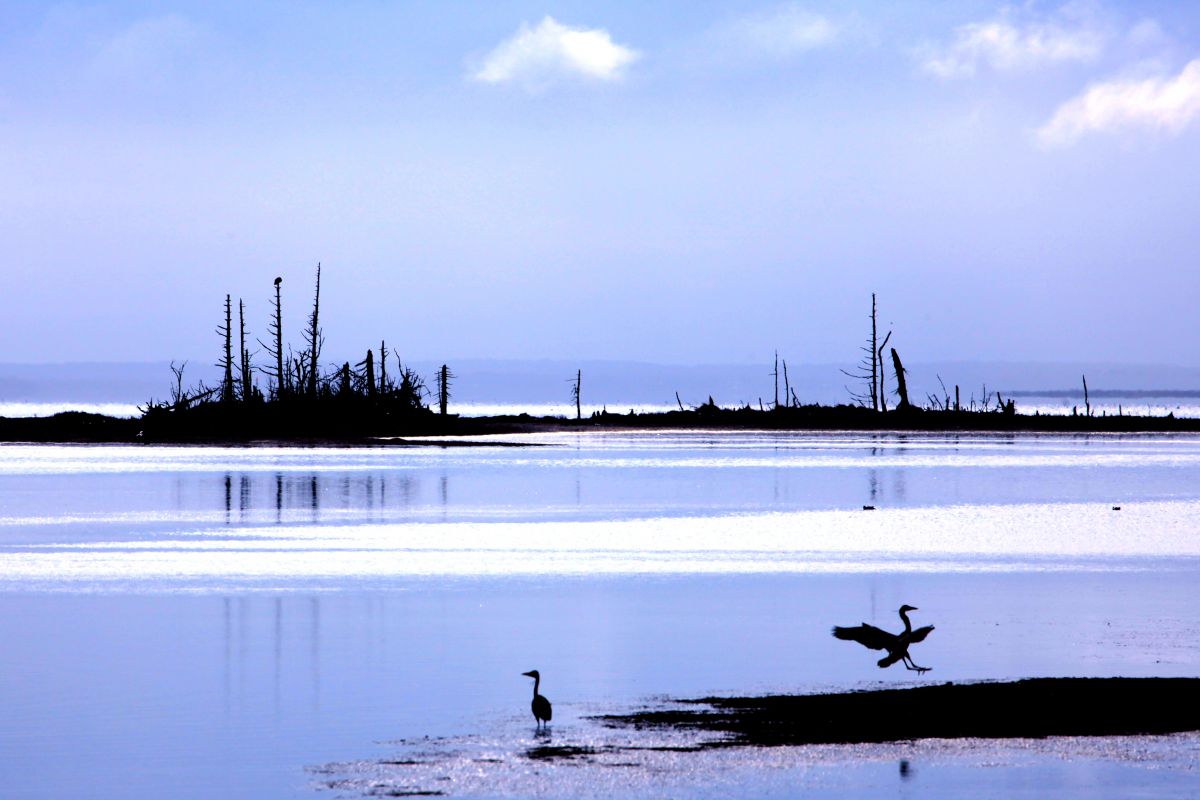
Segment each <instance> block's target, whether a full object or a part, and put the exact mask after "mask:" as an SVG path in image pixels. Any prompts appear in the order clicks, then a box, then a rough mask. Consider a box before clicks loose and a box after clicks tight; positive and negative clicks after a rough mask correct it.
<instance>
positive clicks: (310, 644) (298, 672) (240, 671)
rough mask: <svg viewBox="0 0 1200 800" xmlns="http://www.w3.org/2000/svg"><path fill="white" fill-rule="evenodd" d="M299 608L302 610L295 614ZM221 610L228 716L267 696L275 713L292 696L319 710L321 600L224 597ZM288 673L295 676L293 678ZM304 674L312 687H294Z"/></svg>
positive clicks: (315, 598)
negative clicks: (304, 699) (295, 682)
mask: <svg viewBox="0 0 1200 800" xmlns="http://www.w3.org/2000/svg"><path fill="white" fill-rule="evenodd" d="M297 606H299V610H300V613H299V614H296V613H294V611H295V610H296V607H297ZM289 611H292V612H293V613H288V612H289ZM220 614H221V629H222V632H223V636H222V646H221V648H222V649H221V686H222V693H223V700H224V709H225V712H226V713H227V714H229V713H235V712H241V711H244V710H245V709H247V708H248V707H250V706H255V705H259V704H260V701H265V699H266V698H267V697H268V696H269V697H270V698H271V699H270V706H269V707H270V708H271V709H272V710H273V711H274V713H275V714H276V715H278V714H279V713H280V712H281V711H282V710H283V707H284V706H285V705H286V704H287V699H288V698H289V697H307V698H308V704H309V705H310V706H311V708H312V709H314V710H319V709H320V707H321V629H322V625H321V601H320V599H319V598H317V597H309V598H304V599H303V600H301V599H296V600H292V599H289V598H285V597H278V596H277V597H274V598H264V597H253V596H244V595H243V596H238V597H225V598H222V599H221V611H220ZM382 622H383V620H380V621H379V622H378V623H376V624H382ZM268 631H269V633H267V632H268ZM289 633H290V634H292V638H289ZM297 634H299V636H297ZM305 640H306V641H305ZM293 642H294V643H293ZM285 662H286V663H285ZM305 662H307V663H305ZM288 676H293V677H292V678H291V679H290V680H289V679H288ZM299 676H307V680H306V681H305V683H307V686H303V687H297V686H295V685H294V681H295V679H296V677H299ZM268 684H269V685H270V692H269V695H268V692H267V685H268ZM289 684H290V685H289ZM263 705H264V706H265V702H264V703H263Z"/></svg>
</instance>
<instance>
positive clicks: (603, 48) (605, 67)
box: [473, 17, 639, 90]
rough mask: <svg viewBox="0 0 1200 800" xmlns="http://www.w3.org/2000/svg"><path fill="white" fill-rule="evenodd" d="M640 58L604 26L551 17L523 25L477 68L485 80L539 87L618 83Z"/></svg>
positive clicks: (480, 78) (478, 77)
mask: <svg viewBox="0 0 1200 800" xmlns="http://www.w3.org/2000/svg"><path fill="white" fill-rule="evenodd" d="M638 58H639V54H638V53H637V51H635V50H632V49H630V48H628V47H624V46H622V45H619V44H617V43H616V42H614V41H613V40H612V37H611V36H609V34H608V31H606V30H603V29H601V28H591V29H589V28H576V27H572V26H569V25H563V24H562V23H560V22H558V21H556V20H555V19H553V18H552V17H546V18H545V19H543V20H542V21H541V22H540V23H538V25H537V26H536V27H533V28H531V27H529V26H528V25H526V24H522V25H521V27H520V29H518V30H517V32H516V33H515V34H513V35H512V37H510V38H509V39H506V40H504V41H503V42H501V43H500V44H499V45H497V47H496V48H495V49H494V50H492V51H491V52H490V53H488V54H487V56H486V57H485V58H484V60H483V64H482V66H480V67H479V69H477V70H475V72H474V73H473V77H474V78H475V80H478V81H482V82H484V83H518V84H520V85H522V86H524V87H525V88H527V89H530V90H538V89H542V88H544V87H546V86H548V85H549V84H551V83H554V82H556V81H560V80H562V79H564V78H584V79H589V80H597V81H617V80H620V79H621V78H622V77H624V75H625V71H626V69H627V68H628V67H629V65H630V64H632V63H633V62H634V61H636V60H637V59H638Z"/></svg>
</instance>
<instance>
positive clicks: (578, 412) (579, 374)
mask: <svg viewBox="0 0 1200 800" xmlns="http://www.w3.org/2000/svg"><path fill="white" fill-rule="evenodd" d="M582 389H583V370H576V372H575V389H574V391H573V394H574V395H575V419H583V406H582V405H581V404H580V402H581V401H580V392H581V391H582Z"/></svg>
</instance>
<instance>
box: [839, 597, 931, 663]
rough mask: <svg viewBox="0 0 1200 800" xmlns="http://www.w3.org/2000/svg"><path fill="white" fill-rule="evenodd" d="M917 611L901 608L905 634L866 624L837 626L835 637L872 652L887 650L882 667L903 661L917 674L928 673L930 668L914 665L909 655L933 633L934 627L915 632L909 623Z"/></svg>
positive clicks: (912, 608)
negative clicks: (857, 644)
mask: <svg viewBox="0 0 1200 800" xmlns="http://www.w3.org/2000/svg"><path fill="white" fill-rule="evenodd" d="M916 610H917V609H916V608H915V607H914V606H908V605H904V606H900V619H902V620H904V632H903V633H888V632H887V631H885V630H880V629H879V628H876V627H875V626H874V625H868V624H867V623H865V622H864V623H863V624H861V625H859V626H858V627H857V628H843V627H840V626H837V625H835V626H834V628H833V635H834V636H835V637H836V638H838V639H842V640H845V641H848V642H858V643H859V644H861V645H862V646H864V647H869V648H870V649H872V650H886V651H887V655H886V656H884V657H883V658H881V659H879V666H880V667H890V666H891V665H892V664H895V663H896V662H897V661H903V662H904V666H905V667H906V668H907V669H911V670H915V671H916V672H917V673H923V672H928V671H929V669H930V668H929V667H919V666H917V665H916V664H914V663H913V660H912V656H910V655H909V654H908V646H909V645H912V644H916V643H917V642H923V641H925V637H926V636H928V635H929V634H930V633H931V632H932V631H933V626H932V625H926V626H925V627H924V628H917V629H916V630H915V631H914V630H913V626H912V623H911V622H909V621H908V612H909V611H916Z"/></svg>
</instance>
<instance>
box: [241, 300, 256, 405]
mask: <svg viewBox="0 0 1200 800" xmlns="http://www.w3.org/2000/svg"><path fill="white" fill-rule="evenodd" d="M238 330H239V333H240V337H239V340H238V343H239V346H240V347H239V349H240V350H241V351H242V358H241V373H242V402H243V403H248V402H250V396H251V394H252V392H253V389H254V378H253V377H252V376H251V372H250V351H249V350H247V349H246V304H245V302H243V301H242V299H241V298H238Z"/></svg>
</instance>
